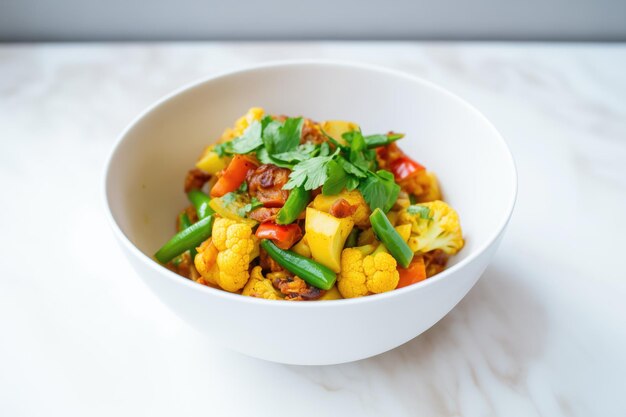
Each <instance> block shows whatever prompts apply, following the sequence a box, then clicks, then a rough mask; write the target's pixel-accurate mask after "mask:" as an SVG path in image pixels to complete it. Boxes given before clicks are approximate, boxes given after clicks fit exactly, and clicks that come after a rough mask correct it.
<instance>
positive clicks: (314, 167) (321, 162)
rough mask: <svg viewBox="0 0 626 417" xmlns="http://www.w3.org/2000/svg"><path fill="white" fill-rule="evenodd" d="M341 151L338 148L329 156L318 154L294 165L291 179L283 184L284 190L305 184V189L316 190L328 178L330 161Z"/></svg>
mask: <svg viewBox="0 0 626 417" xmlns="http://www.w3.org/2000/svg"><path fill="white" fill-rule="evenodd" d="M338 153H339V150H336V151H335V153H334V154H332V155H329V156H316V157H314V158H311V159H307V160H306V161H302V162H300V163H298V164H296V165H295V166H294V167H293V171H291V174H289V181H287V184H285V185H284V186H283V189H284V190H291V189H292V188H296V187H300V186H304V189H305V190H314V189H316V188H319V187H321V186H322V185H324V182H326V179H327V178H328V166H327V165H328V163H329V162H330V161H331V160H332V159H333V158H334V157H335V155H337V154H338Z"/></svg>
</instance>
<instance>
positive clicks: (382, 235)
mask: <svg viewBox="0 0 626 417" xmlns="http://www.w3.org/2000/svg"><path fill="white" fill-rule="evenodd" d="M370 223H372V229H374V233H376V236H377V237H378V240H380V241H381V242H383V243H384V244H385V247H386V248H387V250H388V251H389V253H390V254H391V255H392V256H393V257H394V258H395V259H396V261H398V263H399V264H400V265H401V266H402V267H403V268H407V267H408V266H409V264H410V263H411V261H412V260H413V255H414V253H413V251H412V250H411V248H410V247H409V245H407V243H406V242H405V241H404V239H402V236H400V234H399V233H398V232H397V231H396V229H394V227H393V226H392V225H391V223H390V222H389V219H388V218H387V216H385V213H383V212H382V210H381V209H379V208H377V209H376V210H374V212H373V213H372V214H371V215H370Z"/></svg>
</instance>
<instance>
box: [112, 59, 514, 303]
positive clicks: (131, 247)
mask: <svg viewBox="0 0 626 417" xmlns="http://www.w3.org/2000/svg"><path fill="white" fill-rule="evenodd" d="M306 66H321V67H327V68H333V67H335V68H343V69H353V70H359V71H369V72H373V73H378V74H382V75H387V76H391V77H397V78H401V79H404V80H406V81H410V82H413V83H418V84H422V85H424V86H426V87H429V88H432V89H435V90H437V91H438V92H440V93H441V94H443V95H445V96H447V97H448V98H449V99H451V100H453V101H456V102H457V103H458V104H460V105H462V106H463V107H465V108H466V109H467V110H468V111H470V112H471V113H473V114H474V115H475V116H477V117H478V118H479V119H480V120H482V121H483V122H484V123H485V124H486V126H487V127H488V128H489V129H490V130H491V131H492V132H493V133H494V134H495V137H496V138H497V140H498V141H499V142H500V145H501V146H502V147H503V149H504V151H505V152H504V153H505V158H506V159H507V162H508V165H509V167H510V169H511V174H512V177H511V184H510V187H511V189H512V193H511V196H510V198H509V201H508V203H507V213H506V216H504V218H503V220H502V221H501V222H500V224H498V226H497V228H496V230H495V232H494V233H492V235H491V236H489V237H488V239H486V241H485V242H484V243H483V244H482V245H481V246H479V247H477V248H476V249H474V252H473V253H471V254H470V255H468V256H467V257H466V258H465V259H463V260H462V261H460V262H459V263H457V264H455V265H452V266H451V267H449V268H446V269H445V270H444V271H443V272H440V273H439V274H437V275H435V276H434V277H432V278H429V279H427V280H424V281H421V282H418V283H416V284H413V285H409V286H407V287H404V288H400V289H395V290H393V291H388V292H385V293H381V294H373V295H370V296H367V297H357V298H347V299H339V300H324V302H322V303H318V302H301V303H296V302H294V303H284V302H276V301H277V300H266V299H263V298H257V297H245V296H242V295H241V294H237V293H231V292H228V291H225V290H220V289H216V288H212V287H209V286H206V285H201V284H197V283H195V282H193V281H191V280H189V279H185V278H184V277H181V276H180V275H178V274H176V273H175V272H173V271H170V270H169V269H167V268H165V267H164V266H162V265H161V264H159V263H158V262H157V261H155V260H154V259H152V258H151V257H149V256H148V255H146V254H145V253H143V252H142V251H141V250H139V248H137V247H136V246H135V244H134V243H132V242H131V241H130V239H129V238H128V237H127V236H126V234H125V233H124V232H123V231H122V229H121V228H120V226H119V225H118V223H117V221H116V220H115V218H114V217H113V213H112V210H111V206H110V204H109V198H108V193H107V189H108V183H109V173H110V171H111V169H110V168H111V164H112V161H113V159H114V157H115V156H116V154H117V152H118V151H119V148H120V145H121V144H122V143H123V142H124V140H125V139H126V137H127V135H128V133H129V132H130V131H131V130H132V129H133V128H134V127H135V126H136V125H137V124H138V123H139V122H140V121H141V120H142V119H143V118H144V117H146V116H147V115H148V114H150V113H152V112H153V111H154V110H156V109H157V108H158V107H161V106H163V105H165V103H167V102H168V101H170V100H171V99H173V98H175V97H177V96H179V95H181V94H183V93H185V92H187V91H190V90H193V89H195V88H197V87H199V86H201V85H203V84H206V83H211V82H217V81H219V80H221V79H223V78H228V77H232V76H238V75H242V74H246V73H252V72H255V71H258V70H265V69H276V68H290V67H306ZM103 171H104V172H103V175H102V178H103V181H102V187H101V190H102V194H101V196H102V198H103V201H104V206H105V212H106V217H107V219H108V222H109V224H110V225H111V228H112V229H113V232H114V234H115V236H116V237H117V238H118V240H119V241H120V242H122V245H123V246H124V247H125V248H126V249H127V250H128V251H129V252H130V253H132V254H133V256H135V257H136V258H137V259H138V260H140V261H141V262H143V263H144V264H146V265H147V266H148V267H149V268H151V269H152V270H154V271H155V272H156V273H159V274H163V275H164V276H165V277H167V278H168V279H170V280H173V281H175V282H176V283H177V284H175V285H186V286H189V287H190V288H192V289H195V290H197V291H201V292H204V293H205V294H207V295H209V296H217V297H221V298H224V299H226V300H232V301H235V302H240V303H253V304H255V303H259V304H261V305H263V306H266V307H271V306H275V307H277V308H324V307H331V306H332V307H334V308H337V307H343V306H345V307H349V306H351V305H354V304H363V303H375V302H382V301H384V300H386V299H388V298H393V297H400V296H402V295H404V294H408V293H410V292H413V291H420V290H422V289H424V288H426V287H428V286H431V285H435V284H436V283H438V282H439V281H442V280H445V279H446V278H448V277H449V276H450V275H452V274H454V273H455V272H456V271H458V270H461V269H463V268H464V267H465V266H466V265H468V264H470V263H472V262H473V261H474V260H475V259H476V258H478V257H479V256H480V255H482V254H483V253H484V252H485V251H486V250H487V249H488V248H489V247H491V245H492V244H493V243H494V242H495V241H496V240H497V239H498V238H499V237H500V235H501V234H502V232H503V231H504V229H505V228H506V226H507V224H508V223H509V221H510V219H511V216H512V214H513V210H514V208H515V203H516V200H517V193H518V184H517V183H518V176H517V168H516V164H515V159H514V158H513V155H512V153H511V150H510V148H509V146H508V144H507V143H506V141H505V139H504V138H503V136H502V134H500V132H499V131H498V130H497V129H496V128H495V126H494V125H493V124H492V123H491V121H490V120H489V119H487V117H486V116H485V115H483V114H482V113H481V112H480V111H479V110H478V109H477V108H476V107H474V106H473V105H471V104H470V103H468V102H467V101H465V100H464V99H462V98H461V97H459V96H457V95H456V94H454V93H452V92H450V91H449V90H447V89H446V88H443V87H441V86H439V85H437V84H435V83H434V82H432V81H428V80H426V79H424V78H421V77H419V76H416V75H412V74H409V73H406V72H404V71H401V70H396V69H392V68H388V67H384V66H380V65H374V64H367V63H363V62H356V61H349V60H333V59H289V60H274V61H267V62H263V63H259V64H253V65H244V66H239V67H236V68H233V69H230V70H228V69H227V70H223V71H218V72H216V73H214V74H212V75H208V76H204V77H201V78H199V79H195V80H193V81H191V82H189V83H186V84H184V85H182V86H181V87H179V88H177V89H175V90H174V91H172V92H170V93H168V94H165V95H163V96H161V98H159V99H158V100H156V101H155V102H154V103H153V104H151V105H149V106H148V107H147V108H146V109H144V110H143V111H142V112H140V113H139V114H138V115H137V116H136V117H135V118H133V119H132V120H131V121H130V123H128V124H127V125H126V127H125V128H124V129H123V130H122V132H121V133H120V134H119V135H118V137H117V139H116V140H115V143H114V144H113V146H112V148H111V150H110V151H109V154H108V157H107V159H106V161H105V165H104V170H103ZM137 273H138V272H137ZM138 274H139V273H138Z"/></svg>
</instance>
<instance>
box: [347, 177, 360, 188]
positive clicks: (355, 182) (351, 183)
mask: <svg viewBox="0 0 626 417" xmlns="http://www.w3.org/2000/svg"><path fill="white" fill-rule="evenodd" d="M359 183H360V181H359V179H358V178H357V177H355V176H354V175H350V174H348V175H347V177H346V190H348V191H352V190H356V188H357V187H358V186H359Z"/></svg>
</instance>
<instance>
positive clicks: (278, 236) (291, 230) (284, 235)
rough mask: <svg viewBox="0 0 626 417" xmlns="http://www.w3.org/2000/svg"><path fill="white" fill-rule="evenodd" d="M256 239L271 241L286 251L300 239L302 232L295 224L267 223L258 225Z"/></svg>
mask: <svg viewBox="0 0 626 417" xmlns="http://www.w3.org/2000/svg"><path fill="white" fill-rule="evenodd" d="M256 237H258V238H259V239H270V240H273V241H274V243H275V244H276V246H278V247H279V248H281V249H285V250H287V249H289V248H290V247H292V246H293V245H294V243H296V242H297V241H298V240H300V238H302V230H301V229H300V226H298V225H297V224H295V223H292V224H284V225H283V224H276V223H274V222H272V221H269V222H265V223H261V224H260V225H259V227H258V228H257V229H256Z"/></svg>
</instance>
